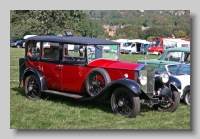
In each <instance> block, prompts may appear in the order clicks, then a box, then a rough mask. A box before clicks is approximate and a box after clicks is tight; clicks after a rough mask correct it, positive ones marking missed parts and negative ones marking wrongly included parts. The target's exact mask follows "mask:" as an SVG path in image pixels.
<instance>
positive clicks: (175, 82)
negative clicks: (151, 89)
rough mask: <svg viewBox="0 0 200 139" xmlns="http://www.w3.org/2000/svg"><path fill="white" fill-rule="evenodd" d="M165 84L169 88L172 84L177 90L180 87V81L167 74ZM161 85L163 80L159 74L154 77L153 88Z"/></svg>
mask: <svg viewBox="0 0 200 139" xmlns="http://www.w3.org/2000/svg"><path fill="white" fill-rule="evenodd" d="M165 85H166V86H167V87H169V88H171V86H174V87H175V88H177V90H178V89H181V81H180V80H179V79H178V78H176V77H174V76H169V80H168V82H167V83H165ZM161 86H163V82H162V81H161V79H160V77H159V76H156V77H155V89H156V90H157V89H158V88H160V87H161Z"/></svg>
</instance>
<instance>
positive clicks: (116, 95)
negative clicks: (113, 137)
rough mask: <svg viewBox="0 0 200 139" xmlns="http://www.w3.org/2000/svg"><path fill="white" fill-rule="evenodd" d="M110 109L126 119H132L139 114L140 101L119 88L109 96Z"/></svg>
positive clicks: (122, 88) (127, 91) (130, 93)
mask: <svg viewBox="0 0 200 139" xmlns="http://www.w3.org/2000/svg"><path fill="white" fill-rule="evenodd" d="M111 107H112V110H113V111H114V113H116V114H118V115H122V116H124V117H127V118H132V117H133V118H134V117H136V116H137V115H138V113H139V112H140V99H139V97H137V96H134V94H133V92H131V91H130V90H128V89H126V88H124V87H120V88H117V89H116V90H114V92H113V93H112V96H111Z"/></svg>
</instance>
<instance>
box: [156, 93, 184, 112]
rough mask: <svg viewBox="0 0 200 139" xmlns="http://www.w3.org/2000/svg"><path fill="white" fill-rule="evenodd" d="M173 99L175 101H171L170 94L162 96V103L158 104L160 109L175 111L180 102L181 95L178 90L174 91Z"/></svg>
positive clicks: (162, 110)
mask: <svg viewBox="0 0 200 139" xmlns="http://www.w3.org/2000/svg"><path fill="white" fill-rule="evenodd" d="M172 100H173V103H171V102H170V101H169V98H168V96H163V97H162V101H163V102H162V103H160V104H159V105H157V108H158V111H161V112H174V111H176V109H177V108H178V106H179V104H180V95H179V93H178V92H177V91H172Z"/></svg>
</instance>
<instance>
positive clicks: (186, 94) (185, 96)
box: [183, 89, 190, 105]
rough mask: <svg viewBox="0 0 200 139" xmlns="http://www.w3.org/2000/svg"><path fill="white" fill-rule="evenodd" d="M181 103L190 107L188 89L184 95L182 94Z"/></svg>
mask: <svg viewBox="0 0 200 139" xmlns="http://www.w3.org/2000/svg"><path fill="white" fill-rule="evenodd" d="M183 102H184V103H185V104H186V105H190V89H188V90H186V91H185V93H184V94H183Z"/></svg>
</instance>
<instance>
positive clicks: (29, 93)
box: [25, 74, 43, 100]
mask: <svg viewBox="0 0 200 139" xmlns="http://www.w3.org/2000/svg"><path fill="white" fill-rule="evenodd" d="M25 94H26V97H27V98H29V99H32V100H34V99H39V98H41V97H42V95H43V94H42V92H41V87H40V82H39V80H38V78H37V77H36V76H35V75H33V74H31V75H29V76H28V77H27V78H26V80H25Z"/></svg>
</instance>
